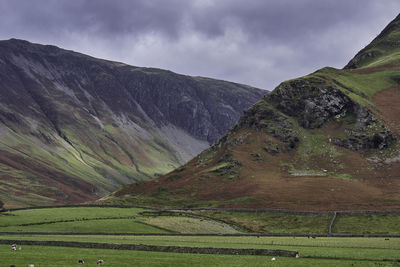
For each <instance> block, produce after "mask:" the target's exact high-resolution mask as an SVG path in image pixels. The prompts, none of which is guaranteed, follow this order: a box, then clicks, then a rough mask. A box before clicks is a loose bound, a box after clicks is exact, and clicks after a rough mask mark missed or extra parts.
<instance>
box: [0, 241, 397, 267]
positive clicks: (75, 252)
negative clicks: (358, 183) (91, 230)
mask: <svg viewBox="0 0 400 267" xmlns="http://www.w3.org/2000/svg"><path fill="white" fill-rule="evenodd" d="M2 238H7V239H8V238H13V239H17V238H16V237H15V236H14V237H6V236H3V237H2ZM19 238H20V239H24V240H62V241H70V240H73V241H78V242H79V241H81V242H101V243H117V244H121V243H128V244H129V243H134V244H138V243H140V244H152V245H175V246H195V247H196V246H200V247H233V248H269V249H287V250H297V251H299V253H300V256H301V257H300V259H295V258H285V257H277V261H274V262H272V261H271V257H267V256H242V255H240V256H239V255H234V256H231V255H197V254H179V253H160V252H141V251H127V250H126V251H124V250H104V249H80V248H66V247H65V248H64V247H46V246H43V247H41V246H23V247H22V250H21V251H14V252H13V251H11V247H10V246H7V245H0V259H7V262H6V264H16V265H17V266H18V265H27V264H29V263H34V264H35V266H36V265H37V266H71V265H73V264H74V263H76V260H77V259H79V258H83V259H85V261H86V262H87V263H89V266H90V265H94V263H95V260H96V259H99V258H101V259H104V260H105V262H106V264H107V266H133V265H129V264H135V265H139V266H173V265H174V266H187V265H195V266H206V265H208V266H210V265H211V266H216V265H218V266H266V265H267V266H268V265H270V264H274V265H278V266H352V264H354V265H353V266H397V265H396V264H398V265H399V264H400V254H399V250H400V239H399V238H397V239H396V238H392V239H390V240H385V239H383V238H316V239H309V238H304V237H303V238H292V237H259V238H257V237H221V236H219V237H218V236H213V237H212V236H206V237H176V236H145V237H144V236H141V237H134V236H21V237H19ZM49 250H51V251H52V253H48V251H49ZM49 254H51V255H49ZM53 254H54V255H55V256H52V255H53ZM55 263H56V264H55ZM90 263H91V264H90ZM52 264H53V265H52ZM1 266H3V265H1ZM4 266H9V265H4Z"/></svg>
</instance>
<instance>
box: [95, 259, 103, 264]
mask: <svg viewBox="0 0 400 267" xmlns="http://www.w3.org/2000/svg"><path fill="white" fill-rule="evenodd" d="M103 263H104V261H103V260H97V261H96V264H103Z"/></svg>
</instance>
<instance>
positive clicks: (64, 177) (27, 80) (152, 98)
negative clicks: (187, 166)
mask: <svg viewBox="0 0 400 267" xmlns="http://www.w3.org/2000/svg"><path fill="white" fill-rule="evenodd" d="M265 93H266V91H263V90H260V89H256V88H253V87H250V86H247V85H241V84H237V83H231V82H226V81H221V80H215V79H209V78H203V77H190V76H186V75H179V74H176V73H173V72H171V71H167V70H161V69H156V68H142V67H134V66H129V65H127V64H124V63H120V62H113V61H107V60H102V59H98V58H93V57H90V56H87V55H84V54H80V53H76V52H73V51H68V50H64V49H60V48H58V47H56V46H51V45H40V44H33V43H30V42H28V41H24V40H17V39H11V40H7V41H0V199H3V200H5V202H6V205H7V206H9V207H10V206H14V207H17V206H37V205H51V204H70V203H81V202H85V201H89V200H94V199H96V198H99V197H101V196H104V195H106V194H108V193H110V192H111V191H113V190H116V189H118V188H119V187H121V186H122V185H125V184H129V183H132V182H134V181H140V180H143V179H149V178H152V177H156V176H160V175H163V174H165V173H167V172H169V171H171V170H173V169H174V168H176V167H178V166H180V165H181V164H183V163H185V162H187V161H188V160H189V159H191V158H192V157H194V156H196V155H197V154H198V153H200V152H201V151H202V150H204V149H205V148H207V147H208V146H209V145H210V144H212V143H213V142H214V141H215V140H217V139H218V138H219V137H221V136H222V135H223V134H224V133H225V131H226V130H228V129H229V127H230V126H231V125H232V124H234V123H235V122H236V121H237V120H238V118H239V117H240V115H241V114H242V113H243V110H245V109H247V108H248V107H249V106H250V105H252V104H253V103H255V102H256V101H258V100H259V99H261V97H262V96H263V95H264V94H265Z"/></svg>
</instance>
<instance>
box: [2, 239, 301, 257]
mask: <svg viewBox="0 0 400 267" xmlns="http://www.w3.org/2000/svg"><path fill="white" fill-rule="evenodd" d="M0 244H6V245H7V244H9V245H11V244H18V245H36V246H57V247H78V248H97V249H122V250H139V251H157V252H173V253H192V254H225V255H262V256H281V257H295V256H296V255H297V254H298V251H295V250H282V249H253V248H213V247H181V246H155V245H143V244H109V243H90V242H69V241H33V240H11V239H2V240H0Z"/></svg>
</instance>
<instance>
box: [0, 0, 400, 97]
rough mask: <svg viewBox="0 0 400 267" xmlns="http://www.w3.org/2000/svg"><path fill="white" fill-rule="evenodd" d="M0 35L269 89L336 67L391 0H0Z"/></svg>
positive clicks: (383, 20)
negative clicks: (295, 78) (327, 67)
mask: <svg viewBox="0 0 400 267" xmlns="http://www.w3.org/2000/svg"><path fill="white" fill-rule="evenodd" d="M0 12H1V13H0V25H1V26H0V39H10V38H19V39H25V40H28V41H31V42H37V43H42V44H53V45H57V46H59V47H62V48H66V49H71V50H75V51H78V52H82V53H85V54H89V55H92V56H95V57H100V58H105V59H110V60H115V61H121V62H125V63H128V64H131V65H135V66H143V67H158V68H163V69H169V70H172V71H174V72H178V73H183V74H189V75H194V76H207V77H213V78H219V79H224V80H229V81H235V82H239V83H245V84H249V85H252V86H257V87H260V88H264V89H268V90H272V89H273V88H274V87H275V86H276V85H278V84H279V83H280V82H282V81H284V80H287V79H290V78H294V77H298V76H302V75H305V74H308V73H310V72H313V71H315V70H316V69H319V68H321V67H324V66H332V67H336V68H342V67H343V66H344V65H345V64H346V63H347V62H348V61H349V60H350V59H351V58H352V57H353V56H354V55H355V53H357V52H358V51H359V50H360V49H361V48H363V47H364V46H365V45H367V44H368V43H369V42H370V41H371V40H372V39H373V38H374V37H375V36H376V35H377V34H379V32H380V31H381V30H382V29H383V28H384V27H385V26H386V25H387V24H388V23H389V22H390V21H391V20H392V19H394V18H395V17H396V16H397V14H398V13H399V12H400V1H399V0H8V1H7V0H0Z"/></svg>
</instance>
